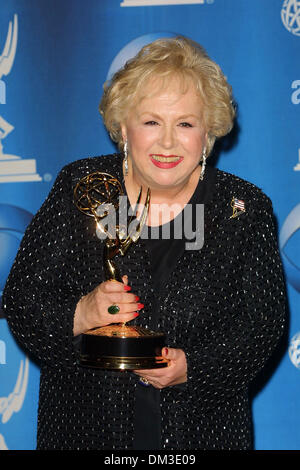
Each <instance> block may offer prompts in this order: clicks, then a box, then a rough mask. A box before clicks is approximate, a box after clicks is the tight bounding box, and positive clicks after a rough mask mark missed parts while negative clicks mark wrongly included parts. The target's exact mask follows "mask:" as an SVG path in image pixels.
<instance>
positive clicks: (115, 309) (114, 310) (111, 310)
mask: <svg viewBox="0 0 300 470" xmlns="http://www.w3.org/2000/svg"><path fill="white" fill-rule="evenodd" d="M107 311H108V313H111V314H112V315H114V314H115V313H119V311H120V307H118V306H117V305H115V304H113V305H111V306H110V307H108V309H107Z"/></svg>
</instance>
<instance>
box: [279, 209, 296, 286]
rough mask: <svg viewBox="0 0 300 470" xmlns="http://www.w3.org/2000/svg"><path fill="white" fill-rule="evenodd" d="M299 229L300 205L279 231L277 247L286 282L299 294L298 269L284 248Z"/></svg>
mask: <svg viewBox="0 0 300 470" xmlns="http://www.w3.org/2000/svg"><path fill="white" fill-rule="evenodd" d="M299 229H300V204H297V206H296V207H294V209H293V210H292V211H291V212H290V213H289V215H288V216H287V218H286V219H285V221H284V224H283V226H282V228H281V231H280V236H279V246H280V251H281V255H282V262H283V265H284V268H285V273H286V276H287V280H288V282H289V283H290V284H291V285H292V286H293V287H294V288H295V289H296V290H297V291H298V292H300V267H298V266H296V264H295V263H294V262H293V261H292V260H291V259H290V258H289V257H288V256H287V255H286V253H285V252H284V247H285V246H286V244H287V242H288V241H289V240H290V239H291V237H292V236H293V235H294V234H295V233H296V232H297V231H298V230H299Z"/></svg>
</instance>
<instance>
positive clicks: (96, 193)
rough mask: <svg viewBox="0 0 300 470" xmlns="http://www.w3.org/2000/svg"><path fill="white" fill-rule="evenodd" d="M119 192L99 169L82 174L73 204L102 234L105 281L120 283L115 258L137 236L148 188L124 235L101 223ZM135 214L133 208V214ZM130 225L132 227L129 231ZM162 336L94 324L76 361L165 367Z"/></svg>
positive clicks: (103, 366)
mask: <svg viewBox="0 0 300 470" xmlns="http://www.w3.org/2000/svg"><path fill="white" fill-rule="evenodd" d="M141 193H142V191H140V193H139V196H138V200H137V203H136V208H137V207H138V205H139V204H140V200H141ZM122 195H123V190H122V186H121V184H120V182H119V181H118V180H117V179H116V178H114V177H113V176H112V175H109V174H108V173H101V172H94V173H92V174H90V175H87V176H85V177H84V178H82V179H81V180H80V181H79V183H77V185H76V187H75V189H74V202H75V205H76V207H77V208H78V209H79V210H80V211H81V212H83V213H84V214H86V215H88V216H90V217H93V218H94V219H95V222H96V229H97V230H98V231H100V232H101V233H103V234H105V241H104V250H103V267H104V273H105V277H106V280H116V281H119V282H123V281H122V277H121V274H120V272H119V270H118V267H117V266H116V264H115V262H114V258H115V256H116V255H117V254H121V255H122V256H125V254H126V252H127V250H128V248H129V247H130V245H131V244H132V243H135V242H137V240H138V239H139V237H140V234H141V231H142V228H143V226H144V224H145V221H146V218H147V214H148V209H149V204H150V190H149V189H148V192H147V196H146V201H145V205H144V208H143V211H142V213H141V216H140V218H139V219H135V220H134V215H133V216H132V217H131V219H130V220H129V223H128V227H129V233H128V235H127V236H126V233H125V231H124V229H122V228H121V227H120V226H119V225H117V224H116V226H115V227H114V230H113V231H110V232H109V231H108V229H107V228H106V227H105V226H104V224H103V223H101V221H102V220H103V219H104V218H105V217H106V216H107V215H109V213H110V211H111V210H113V211H115V210H116V209H117V208H118V207H119V197H120V196H122ZM135 213H136V209H135V210H134V212H133V214H135ZM132 222H136V223H133V224H132ZM132 225H133V226H134V228H133V229H131V230H130V226H131V227H132ZM111 232H113V234H112V233H111ZM101 238H102V237H101ZM112 307H113V306H112ZM165 339H166V338H165V335H164V333H161V332H154V331H151V330H149V329H148V328H143V327H141V326H136V325H127V324H126V323H112V324H110V325H107V326H102V327H96V328H93V329H91V330H89V331H87V332H86V333H84V334H82V339H81V350H80V358H79V362H80V364H81V365H83V366H87V367H92V368H100V369H120V370H125V369H126V370H134V369H153V368H158V367H166V366H167V365H168V361H167V360H165V359H163V358H162V357H161V349H162V348H163V347H164V346H165Z"/></svg>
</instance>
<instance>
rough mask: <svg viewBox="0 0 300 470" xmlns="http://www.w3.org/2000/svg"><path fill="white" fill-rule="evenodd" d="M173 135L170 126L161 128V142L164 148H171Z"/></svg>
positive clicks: (173, 139)
mask: <svg viewBox="0 0 300 470" xmlns="http://www.w3.org/2000/svg"><path fill="white" fill-rule="evenodd" d="M174 141H175V135H174V131H173V129H172V127H171V126H166V127H164V128H163V129H162V133H161V144H162V146H163V147H164V148H168V149H169V148H172V147H173V146H174Z"/></svg>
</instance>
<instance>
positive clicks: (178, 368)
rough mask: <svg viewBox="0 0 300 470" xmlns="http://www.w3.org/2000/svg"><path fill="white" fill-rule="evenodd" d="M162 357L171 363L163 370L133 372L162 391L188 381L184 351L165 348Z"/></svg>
mask: <svg viewBox="0 0 300 470" xmlns="http://www.w3.org/2000/svg"><path fill="white" fill-rule="evenodd" d="M162 357H163V358H164V359H167V360H168V361H169V363H168V367H163V368H161V369H141V370H134V371H133V372H134V373H135V374H137V375H139V376H141V377H142V378H143V379H146V380H147V381H148V382H149V384H151V385H152V386H153V387H155V388H158V389H161V388H165V387H170V386H171V385H178V384H181V383H184V382H186V381H187V362H186V357H185V353H184V351H183V350H182V349H175V348H163V349H162Z"/></svg>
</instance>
